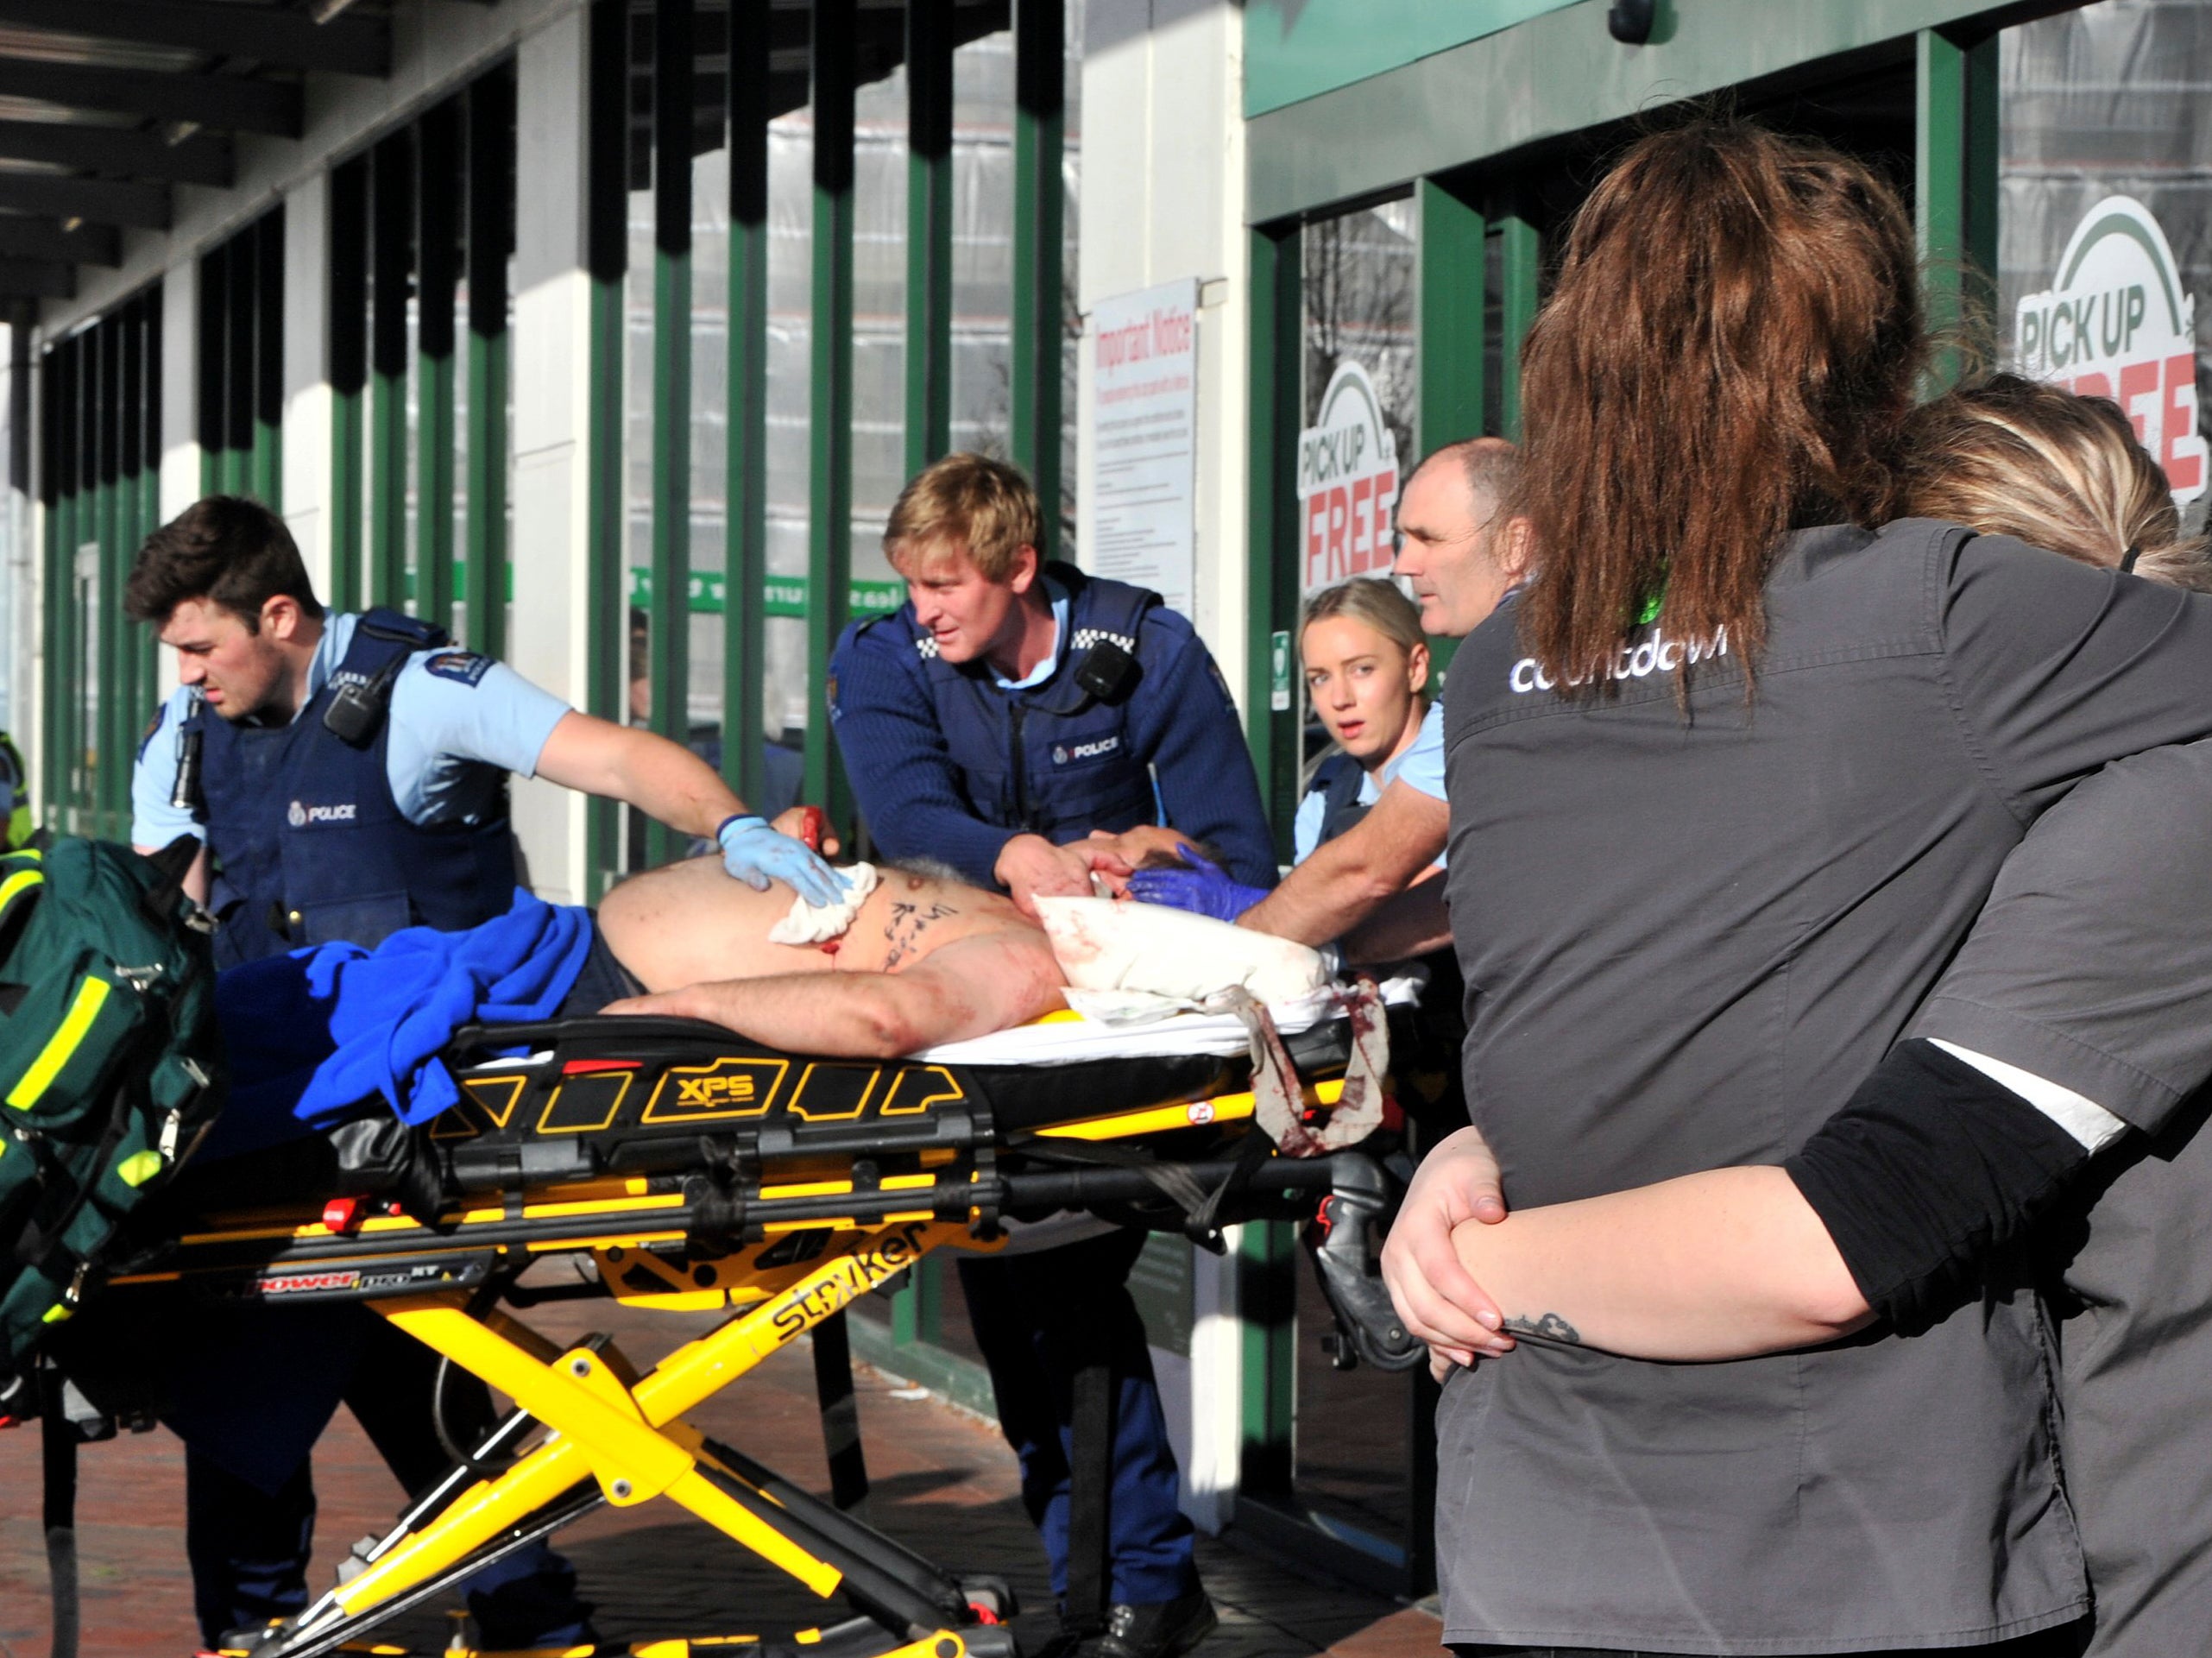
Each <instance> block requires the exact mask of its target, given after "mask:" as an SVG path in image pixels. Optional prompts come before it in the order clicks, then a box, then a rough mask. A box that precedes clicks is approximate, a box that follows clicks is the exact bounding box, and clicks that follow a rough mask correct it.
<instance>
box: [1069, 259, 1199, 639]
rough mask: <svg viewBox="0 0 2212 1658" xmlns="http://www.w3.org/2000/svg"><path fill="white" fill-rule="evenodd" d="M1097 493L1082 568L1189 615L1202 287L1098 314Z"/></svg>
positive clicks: (1191, 281) (1129, 301)
mask: <svg viewBox="0 0 2212 1658" xmlns="http://www.w3.org/2000/svg"><path fill="white" fill-rule="evenodd" d="M1091 361H1092V365H1093V375H1092V380H1091V403H1092V421H1091V453H1092V476H1091V487H1090V489H1089V491H1088V492H1087V496H1086V500H1085V503H1084V507H1085V523H1084V529H1083V539H1082V546H1083V562H1084V565H1085V567H1086V568H1087V569H1088V570H1089V571H1091V572H1092V573H1093V574H1094V575H1099V576H1110V577H1112V578H1113V579H1114V580H1116V581H1121V582H1130V583H1135V584H1136V585H1137V586H1138V587H1149V588H1151V589H1154V590H1155V591H1156V592H1157V593H1158V594H1159V595H1160V596H1161V597H1163V598H1164V599H1165V600H1167V602H1168V603H1169V607H1170V608H1174V609H1176V610H1180V611H1182V612H1183V613H1184V614H1185V615H1188V614H1189V613H1190V608H1191V601H1192V598H1193V596H1194V593H1193V589H1194V587H1195V585H1196V582H1195V576H1194V569H1195V565H1194V556H1193V551H1192V529H1193V525H1194V519H1195V512H1194V504H1193V501H1194V493H1195V489H1196V481H1197V454H1198V282H1197V280H1196V279H1195V278H1187V279H1185V280H1184V281H1180V282H1169V283H1165V284H1163V286H1161V287H1152V288H1145V289H1143V290H1141V291H1140V292H1138V293H1124V294H1121V295H1119V296H1118V297H1116V298H1114V299H1101V300H1100V302H1099V303H1098V304H1097V305H1096V306H1093V308H1092V312H1091Z"/></svg>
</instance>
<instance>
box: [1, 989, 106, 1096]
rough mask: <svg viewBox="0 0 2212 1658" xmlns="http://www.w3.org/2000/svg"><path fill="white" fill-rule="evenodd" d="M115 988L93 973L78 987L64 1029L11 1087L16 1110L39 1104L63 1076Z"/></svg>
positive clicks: (40, 1051) (10, 1093)
mask: <svg viewBox="0 0 2212 1658" xmlns="http://www.w3.org/2000/svg"><path fill="white" fill-rule="evenodd" d="M113 988H114V986H112V985H110V984H109V983H108V981H107V980H104V979H95V978H92V977H91V976H90V975H87V976H86V978H85V982H84V983H83V984H81V985H79V986H78V987H77V995H76V998H75V999H74V1000H72V1002H71V1003H70V1004H69V1012H67V1014H66V1015H65V1016H64V1017H63V1018H62V1021H61V1028H60V1030H59V1031H55V1032H54V1035H53V1036H51V1037H48V1038H47V1044H46V1046H45V1047H43V1048H41V1049H40V1050H39V1056H38V1057H37V1058H36V1059H35V1060H33V1061H32V1062H31V1068H30V1069H28V1070H27V1071H25V1072H24V1073H23V1075H22V1081H19V1082H17V1083H16V1086H15V1087H12V1088H10V1089H9V1090H8V1103H9V1105H11V1106H14V1107H15V1108H16V1110H17V1111H28V1110H29V1109H30V1108H31V1107H32V1106H35V1105H36V1104H38V1102H39V1100H40V1097H41V1095H43V1094H45V1093H46V1091H47V1088H49V1087H52V1086H53V1085H54V1078H55V1077H57V1076H59V1075H61V1068H62V1067H63V1066H65V1065H66V1064H67V1063H68V1062H70V1060H71V1059H72V1057H74V1056H75V1055H76V1052H77V1050H78V1048H79V1045H80V1044H81V1043H83V1042H84V1040H85V1032H86V1031H90V1030H91V1028H92V1021H93V1020H94V1019H97V1018H99V1017H100V1009H101V1008H103V1007H104V1006H107V1000H108V993H109V992H110V990H112V989H113Z"/></svg>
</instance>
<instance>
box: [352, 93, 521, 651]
mask: <svg viewBox="0 0 2212 1658" xmlns="http://www.w3.org/2000/svg"><path fill="white" fill-rule="evenodd" d="M514 123H515V85H514V64H513V62H512V61H511V60H502V61H501V62H499V63H496V64H494V65H492V66H490V67H488V68H487V69H486V70H484V71H483V72H482V73H481V74H479V75H478V76H477V77H476V79H474V80H472V81H470V82H469V84H468V85H466V86H464V87H463V88H461V89H460V90H458V91H454V92H452V93H451V94H450V95H448V96H447V97H446V98H444V99H442V100H441V101H439V102H438V103H437V104H432V106H431V107H430V108H429V109H427V110H424V111H423V113H422V114H421V115H420V116H419V117H418V118H417V119H416V120H415V122H414V123H413V124H412V125H410V126H406V127H403V128H400V129H397V130H395V131H393V132H389V133H386V134H384V135H383V136H381V137H380V138H378V139H377V140H376V141H375V142H374V143H373V144H371V145H370V146H369V148H366V149H364V150H363V151H362V152H361V153H359V154H355V155H351V156H348V157H345V158H343V159H342V160H340V161H337V162H336V163H334V164H333V165H332V167H331V175H330V192H329V211H330V223H329V237H328V243H327V246H328V249H329V251H328V258H327V268H328V274H327V278H326V280H327V281H328V283H329V288H328V293H329V299H330V318H331V320H330V346H329V351H330V356H329V366H328V374H329V377H330V387H331V532H330V549H331V583H330V585H331V592H330V599H331V604H332V605H333V607H334V608H338V609H342V610H350V609H356V608H367V607H369V606H371V605H380V604H381V605H388V606H389V607H391V608H394V609H396V610H405V611H407V612H409V613H411V614H413V615H418V616H420V617H422V618H424V619H425V621H435V622H436V623H437V624H438V626H440V627H444V628H447V629H448V630H455V629H456V624H457V623H458V629H457V631H458V632H459V634H460V635H461V637H462V638H463V642H465V643H466V644H467V645H468V646H469V647H470V648H471V649H474V650H477V651H481V652H484V653H485V654H487V655H490V656H500V655H503V654H504V653H505V651H506V647H507V601H508V598H509V596H510V592H511V589H512V586H513V577H512V572H511V568H510V564H509V558H510V553H509V548H508V545H507V494H508V483H507V469H508V466H509V464H510V463H511V460H512V456H511V454H510V452H509V451H510V446H511V440H510V435H509V433H508V431H507V374H508V367H507V336H508V329H509V310H510V307H511V303H512V296H511V294H510V293H509V291H508V287H507V259H508V256H509V255H511V254H512V253H513V251H514V236H515V230H514V215H515V197H514V169H515V129H514ZM464 280H465V281H466V283H467V286H468V300H467V306H466V309H467V327H466V339H465V342H464V341H463V338H462V332H463V329H462V317H461V308H462V307H461V300H460V298H459V294H460V290H461V287H462V284H463V281H464ZM411 296H412V297H413V299H414V302H415V330H414V334H415V338H414V350H413V352H412V353H411V352H410V351H409V350H408V343H407V320H408V316H407V312H408V301H409V299H410V297H411ZM464 383H465V384H466V386H467V388H468V396H467V411H468V412H467V416H466V419H465V420H463V419H459V418H458V416H457V408H458V407H459V404H460V398H459V396H458V388H460V386H461V385H463V384H464ZM411 400H412V402H413V407H414V409H415V426H414V442H413V479H414V483H413V490H412V492H411V491H410V489H409V483H408V479H409V466H408V433H407V411H408V407H409V403H410V401H411ZM411 494H412V499H411ZM411 527H412V529H413V540H414V545H415V556H414V558H413V565H412V568H410V561H409V558H408V555H407V548H408V541H409V530H410V528H411Z"/></svg>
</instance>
